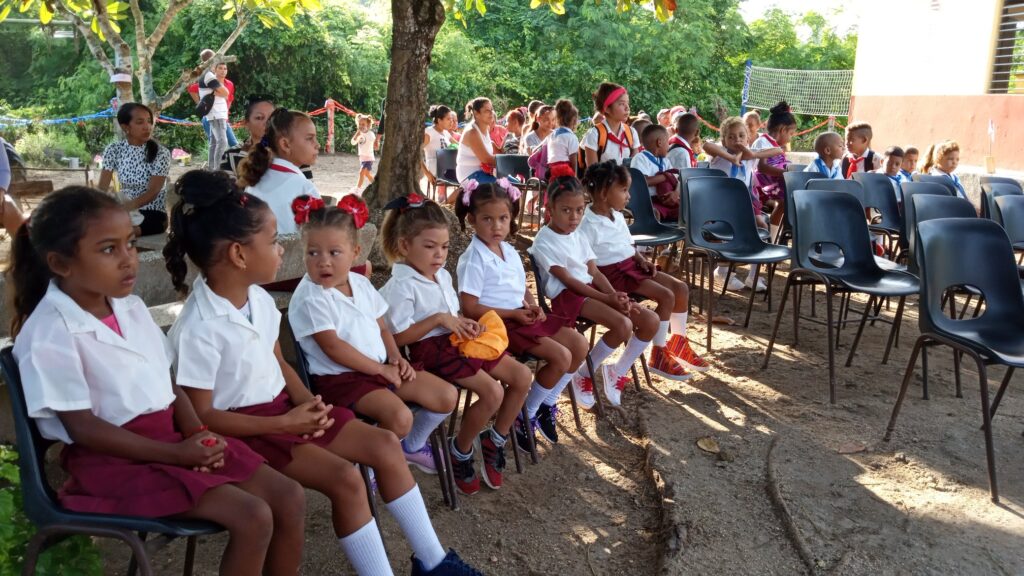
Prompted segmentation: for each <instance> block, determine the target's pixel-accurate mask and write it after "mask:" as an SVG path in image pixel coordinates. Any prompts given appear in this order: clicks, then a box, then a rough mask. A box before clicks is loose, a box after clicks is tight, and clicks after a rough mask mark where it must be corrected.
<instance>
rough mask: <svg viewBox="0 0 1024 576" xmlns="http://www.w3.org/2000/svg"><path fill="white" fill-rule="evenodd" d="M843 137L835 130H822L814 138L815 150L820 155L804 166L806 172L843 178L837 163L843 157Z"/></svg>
mask: <svg viewBox="0 0 1024 576" xmlns="http://www.w3.org/2000/svg"><path fill="white" fill-rule="evenodd" d="M844 149H845V148H844V147H843V137H842V136H840V135H839V134H837V133H835V132H822V133H821V134H818V137H817V138H815V139H814V151H815V152H817V153H818V157H817V158H815V159H814V162H811V163H810V164H808V165H807V167H806V168H804V172H817V173H818V174H821V177H822V178H828V179H829V180H843V179H844V178H843V173H842V171H841V170H840V168H839V165H838V164H837V163H838V162H839V159H840V158H842V157H843V151H844Z"/></svg>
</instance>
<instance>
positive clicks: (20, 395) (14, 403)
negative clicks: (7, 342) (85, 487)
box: [0, 346, 60, 525]
mask: <svg viewBox="0 0 1024 576" xmlns="http://www.w3.org/2000/svg"><path fill="white" fill-rule="evenodd" d="M0 369H2V371H3V375H4V381H5V382H6V383H7V392H8V393H9V394H10V396H11V415H12V417H13V418H14V435H15V438H17V441H18V468H19V473H20V477H21V491H22V506H23V507H24V509H25V515H26V516H28V518H29V520H31V521H32V522H34V523H35V524H37V525H42V524H49V523H52V522H53V521H54V520H55V519H56V518H57V517H58V516H59V515H60V511H59V506H58V504H57V499H56V494H54V492H53V490H51V489H50V485H49V484H47V482H46V472H45V468H44V462H43V460H44V458H45V456H46V450H47V448H49V447H50V445H52V444H53V442H51V441H49V440H47V439H45V438H43V437H42V435H40V434H39V428H38V427H37V426H36V423H35V420H33V419H32V418H30V417H29V415H28V407H27V405H26V404H25V389H24V388H23V387H22V382H21V373H20V371H19V370H18V363H17V362H15V360H14V353H13V348H12V347H11V346H8V347H7V348H4V349H3V351H0Z"/></svg>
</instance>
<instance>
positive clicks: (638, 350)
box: [614, 336, 650, 374]
mask: <svg viewBox="0 0 1024 576" xmlns="http://www.w3.org/2000/svg"><path fill="white" fill-rule="evenodd" d="M649 344H650V342H645V341H643V340H641V339H639V338H637V337H636V336H633V337H631V338H630V339H629V342H627V343H626V349H625V350H624V351H623V352H622V356H620V357H619V361H618V362H616V363H615V366H614V368H615V373H616V374H625V373H627V372H629V369H630V368H631V367H632V366H633V362H636V359H637V358H639V357H640V355H641V354H643V353H644V350H646V349H647V346H648V345H649Z"/></svg>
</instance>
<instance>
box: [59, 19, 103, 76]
mask: <svg viewBox="0 0 1024 576" xmlns="http://www.w3.org/2000/svg"><path fill="white" fill-rule="evenodd" d="M54 6H55V8H56V10H57V12H58V13H60V14H61V15H63V16H64V17H65V18H67V19H68V20H70V21H71V23H72V24H73V25H74V26H75V29H77V30H78V33H79V34H81V35H82V38H85V45H86V46H88V47H89V52H91V53H92V56H93V58H95V59H96V61H97V62H99V63H100V66H102V67H103V70H104V71H105V72H106V73H107V74H108V75H110V74H113V73H114V65H113V63H111V62H110V57H108V56H107V53H106V52H104V51H103V45H102V44H101V43H100V39H99V38H98V37H97V36H96V35H95V34H93V31H92V28H91V27H90V26H89V24H88V23H87V22H86V21H85V20H82V18H81V17H79V16H78V14H75V13H74V12H72V11H71V10H69V9H68V8H67V7H66V6H64V3H63V2H57V3H55V4H54Z"/></svg>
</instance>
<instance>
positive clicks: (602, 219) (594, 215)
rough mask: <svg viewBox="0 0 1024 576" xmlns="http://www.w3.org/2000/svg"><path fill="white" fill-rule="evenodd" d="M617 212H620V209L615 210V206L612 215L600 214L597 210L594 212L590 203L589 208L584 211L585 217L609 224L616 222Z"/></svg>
mask: <svg viewBox="0 0 1024 576" xmlns="http://www.w3.org/2000/svg"><path fill="white" fill-rule="evenodd" d="M617 212H618V210H615V209H614V208H613V209H612V217H611V218H608V217H607V216H604V215H601V214H598V213H597V212H594V210H593V209H591V207H590V205H589V204H588V205H587V209H586V210H584V211H583V217H584V218H589V219H591V220H595V221H597V222H601V223H602V224H609V225H611V224H615V221H616V218H615V214H616V213H617ZM576 229H577V230H579V227H577V228H576Z"/></svg>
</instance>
